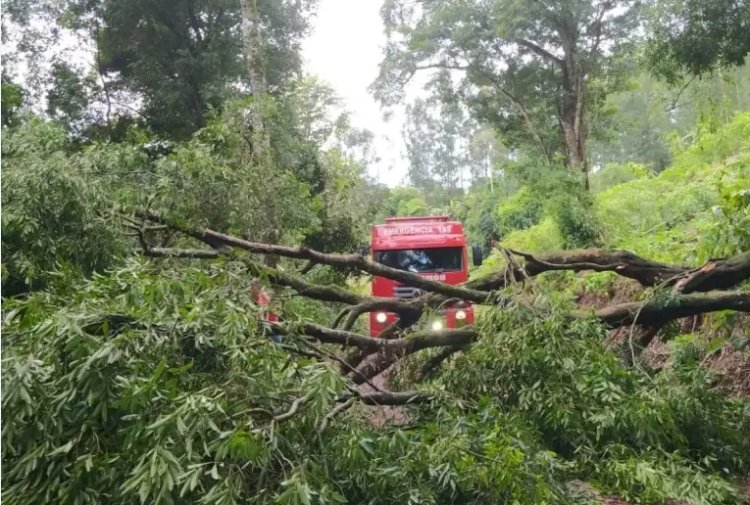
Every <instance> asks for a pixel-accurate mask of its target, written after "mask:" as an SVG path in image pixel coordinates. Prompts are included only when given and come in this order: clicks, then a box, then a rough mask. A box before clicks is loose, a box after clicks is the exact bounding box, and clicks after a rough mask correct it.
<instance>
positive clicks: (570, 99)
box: [559, 42, 589, 191]
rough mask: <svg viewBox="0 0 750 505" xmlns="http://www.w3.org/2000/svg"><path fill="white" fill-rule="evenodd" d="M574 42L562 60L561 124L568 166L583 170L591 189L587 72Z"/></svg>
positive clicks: (586, 183)
mask: <svg viewBox="0 0 750 505" xmlns="http://www.w3.org/2000/svg"><path fill="white" fill-rule="evenodd" d="M573 47H574V45H573V43H572V42H571V43H569V44H566V54H565V59H564V60H563V62H562V65H561V68H562V74H563V97H562V103H561V105H560V111H559V116H560V126H561V129H562V136H563V143H564V144H565V152H566V159H567V164H568V167H570V168H571V169H573V170H580V171H581V173H582V174H583V184H584V187H585V188H586V190H587V191H588V189H589V172H588V159H587V157H586V140H587V131H586V126H585V121H584V114H585V99H586V97H585V94H586V73H585V71H584V69H583V68H581V67H582V65H581V63H580V62H579V61H577V58H576V56H575V54H573Z"/></svg>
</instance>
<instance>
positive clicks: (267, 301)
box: [250, 279, 281, 343]
mask: <svg viewBox="0 0 750 505" xmlns="http://www.w3.org/2000/svg"><path fill="white" fill-rule="evenodd" d="M250 297H251V298H252V300H253V301H254V302H255V303H256V304H258V306H259V307H260V309H261V318H262V320H263V321H264V322H265V323H268V326H270V337H271V340H273V341H274V342H276V343H280V342H281V334H280V333H279V332H278V331H277V329H276V325H277V324H278V323H280V322H281V318H279V316H278V314H275V313H274V312H273V311H272V310H271V308H270V305H271V295H270V294H268V291H266V289H265V288H264V287H263V284H261V282H260V279H253V280H252V281H250Z"/></svg>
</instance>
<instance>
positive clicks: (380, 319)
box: [375, 312, 388, 324]
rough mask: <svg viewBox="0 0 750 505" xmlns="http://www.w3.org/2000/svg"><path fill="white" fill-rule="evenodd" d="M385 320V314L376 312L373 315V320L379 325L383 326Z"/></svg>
mask: <svg viewBox="0 0 750 505" xmlns="http://www.w3.org/2000/svg"><path fill="white" fill-rule="evenodd" d="M386 319H388V316H386V315H385V312H378V313H377V314H375V320H376V321H377V322H379V323H380V324H383V323H384V322H385V320H386Z"/></svg>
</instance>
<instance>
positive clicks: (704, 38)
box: [647, 0, 750, 83]
mask: <svg viewBox="0 0 750 505" xmlns="http://www.w3.org/2000/svg"><path fill="white" fill-rule="evenodd" d="M653 13H654V14H653V17H652V19H651V35H650V39H649V45H648V51H647V56H648V63H649V64H650V66H651V69H652V71H654V73H656V74H657V75H659V76H661V77H664V78H666V79H667V80H668V81H670V82H672V83H674V82H677V81H679V80H680V78H681V76H682V75H685V74H688V75H692V76H700V75H703V74H706V73H708V72H710V71H712V70H714V69H715V68H717V67H720V66H737V65H742V64H743V63H744V61H745V57H746V56H747V54H748V53H750V2H748V1H747V0H711V1H710V2H706V1H704V0H661V1H659V2H656V6H655V9H654V10H653Z"/></svg>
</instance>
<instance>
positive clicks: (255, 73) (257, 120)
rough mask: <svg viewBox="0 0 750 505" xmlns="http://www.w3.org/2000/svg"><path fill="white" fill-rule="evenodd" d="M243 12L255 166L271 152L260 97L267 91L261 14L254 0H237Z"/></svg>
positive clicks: (264, 160) (260, 163)
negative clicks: (250, 93) (251, 99)
mask: <svg viewBox="0 0 750 505" xmlns="http://www.w3.org/2000/svg"><path fill="white" fill-rule="evenodd" d="M240 10H241V13H242V52H243V55H244V59H245V71H246V73H247V79H248V82H249V84H250V88H251V91H252V94H253V105H252V107H251V108H250V120H249V124H248V125H247V126H249V128H248V129H249V130H250V134H251V135H250V138H251V139H252V151H253V152H252V155H253V160H254V161H255V163H256V164H257V165H264V164H266V162H267V161H268V156H269V153H270V140H269V138H268V133H267V131H266V128H265V125H264V121H263V99H264V96H265V94H266V87H267V86H266V76H265V71H264V61H263V50H262V49H263V45H262V40H261V33H260V30H261V26H260V16H259V14H258V4H257V0H240Z"/></svg>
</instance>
